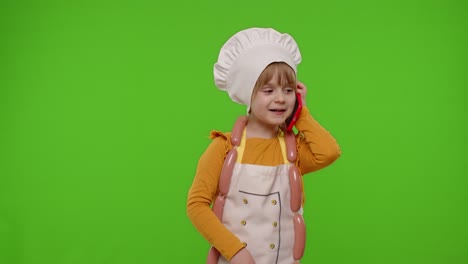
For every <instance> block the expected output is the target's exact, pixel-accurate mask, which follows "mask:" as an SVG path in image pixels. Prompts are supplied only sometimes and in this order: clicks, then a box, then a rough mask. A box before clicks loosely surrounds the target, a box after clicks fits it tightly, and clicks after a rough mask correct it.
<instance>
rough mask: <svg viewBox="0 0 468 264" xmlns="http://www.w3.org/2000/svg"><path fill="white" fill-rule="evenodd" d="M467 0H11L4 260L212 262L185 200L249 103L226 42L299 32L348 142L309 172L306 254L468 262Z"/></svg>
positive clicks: (4, 59)
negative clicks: (221, 59)
mask: <svg viewBox="0 0 468 264" xmlns="http://www.w3.org/2000/svg"><path fill="white" fill-rule="evenodd" d="M467 7H468V5H467V4H466V3H465V2H463V1H455V0H447V1H442V0H438V1H436V0H430V1H422V0H421V1H411V0H410V1H406V0H405V1H403V0H397V1H365V0H357V1H246V0H240V1H199V2H195V1H185V2H183V1H128V0H127V1H73V2H66V1H47V0H46V1H8V2H7V1H3V2H2V3H1V4H0V34H1V35H0V36H1V41H0V67H1V68H0V263H2V264H39V263H47V264H85V263H86V264H95V263H96V264H97V263H113V264H118V263H139V264H143V263H169V262H171V263H172V262H175V263H204V261H205V258H206V254H207V253H208V248H209V245H208V243H207V242H206V241H205V240H204V239H203V238H202V237H201V236H200V235H199V234H198V233H197V231H196V230H195V228H194V227H193V226H192V224H191V223H190V221H189V220H188V218H187V216H186V212H185V202H186V198H187V191H188V189H189V187H190V185H191V182H192V179H193V175H194V173H195V169H196V165H197V162H198V158H199V156H200V155H201V154H202V153H203V151H204V150H205V148H206V147H207V146H208V144H209V143H210V140H209V139H208V135H209V132H210V130H211V129H218V130H223V131H229V130H230V129H231V127H232V125H233V123H234V121H235V119H236V118H237V117H238V116H239V115H243V114H245V107H244V106H241V105H236V104H235V103H233V102H231V101H230V99H229V98H228V96H227V95H226V94H225V93H223V92H220V91H218V90H217V89H216V88H215V86H214V82H213V75H212V67H213V64H214V62H215V61H216V59H217V55H218V51H219V49H220V48H221V46H222V44H223V43H224V42H225V41H226V40H227V39H228V38H229V37H230V36H231V35H232V34H234V33H235V32H237V31H239V30H241V29H244V28H247V27H252V26H257V27H273V28H275V29H277V30H279V31H282V32H288V33H290V34H291V35H292V36H293V37H294V38H295V39H296V41H297V42H298V43H299V46H300V49H301V52H302V55H303V63H302V64H300V66H299V73H298V77H299V79H300V80H301V81H302V82H304V83H305V84H306V85H307V86H308V89H309V93H308V94H307V103H308V106H309V108H310V109H311V112H312V113H313V115H314V116H315V118H316V119H317V120H318V121H319V122H320V123H321V124H322V125H323V126H324V127H326V128H327V129H328V130H329V131H330V132H331V133H332V134H333V135H334V136H335V137H336V139H337V140H338V142H339V143H340V146H341V148H342V152H343V154H342V157H341V158H340V159H339V160H338V161H337V162H336V163H335V164H333V165H332V166H330V167H328V168H326V169H324V170H322V171H319V172H316V173H312V174H309V175H305V177H304V182H305V184H306V187H305V189H306V199H307V202H306V204H305V220H306V224H307V234H308V239H307V245H306V252H305V255H304V258H303V261H302V263H317V264H332V263H347V264H351V263H359V264H364V263H369V264H386V263H399V264H405V263H408V264H416V263H424V264H432V263H434V264H435V263H437V264H463V263H468V251H467V250H466V248H467V246H468V239H467V237H468V226H467V224H466V223H467V222H468V219H467V218H468V217H467V216H468V212H467V209H468V208H467V204H468V194H467V187H468V186H467V185H468V184H467V183H468V180H467V178H468V177H467V176H468V169H467V167H466V161H465V159H466V157H467V154H466V152H465V151H466V149H467V147H468V144H467V139H466V136H467V135H468V129H467V121H468V120H467V85H468V77H467V74H466V72H467V66H468V65H467V61H468V60H467V59H468V56H467V46H468V35H467V33H466V32H467V26H468V21H467V16H466V13H467V11H468V10H467Z"/></svg>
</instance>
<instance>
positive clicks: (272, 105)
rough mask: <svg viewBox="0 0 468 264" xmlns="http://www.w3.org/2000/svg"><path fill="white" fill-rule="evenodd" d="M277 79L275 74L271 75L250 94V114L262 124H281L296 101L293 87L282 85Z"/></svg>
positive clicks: (289, 113)
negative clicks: (268, 79) (269, 78)
mask: <svg viewBox="0 0 468 264" xmlns="http://www.w3.org/2000/svg"><path fill="white" fill-rule="evenodd" d="M277 80H278V78H277V76H276V75H275V76H273V78H271V80H270V81H269V82H267V83H266V84H264V85H263V86H261V87H259V89H258V90H257V91H256V92H254V93H255V94H254V95H253V96H252V102H251V106H250V109H251V113H250V114H251V115H253V117H254V118H255V120H257V121H258V122H261V123H263V125H267V126H280V125H283V124H284V122H285V120H286V118H288V117H289V116H290V115H291V113H292V111H293V109H294V103H295V102H296V96H295V91H294V88H293V87H289V86H282V85H281V84H279V83H278V81H277Z"/></svg>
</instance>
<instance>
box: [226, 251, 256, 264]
mask: <svg viewBox="0 0 468 264" xmlns="http://www.w3.org/2000/svg"><path fill="white" fill-rule="evenodd" d="M229 264H255V260H254V259H253V257H252V255H251V254H250V252H249V251H248V250H247V248H243V249H241V250H239V252H237V253H236V254H235V255H234V257H232V259H231V261H229Z"/></svg>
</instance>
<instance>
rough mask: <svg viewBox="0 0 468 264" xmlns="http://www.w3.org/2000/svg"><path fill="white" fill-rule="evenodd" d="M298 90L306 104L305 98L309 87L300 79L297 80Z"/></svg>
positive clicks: (303, 102)
mask: <svg viewBox="0 0 468 264" xmlns="http://www.w3.org/2000/svg"><path fill="white" fill-rule="evenodd" d="M297 92H298V93H300V94H301V96H302V104H303V105H306V101H305V99H306V95H307V87H306V86H305V85H304V84H303V83H301V82H300V81H297Z"/></svg>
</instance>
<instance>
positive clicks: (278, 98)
mask: <svg viewBox="0 0 468 264" xmlns="http://www.w3.org/2000/svg"><path fill="white" fill-rule="evenodd" d="M275 101H276V102H284V94H283V93H282V92H279V93H276V96H275Z"/></svg>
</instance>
